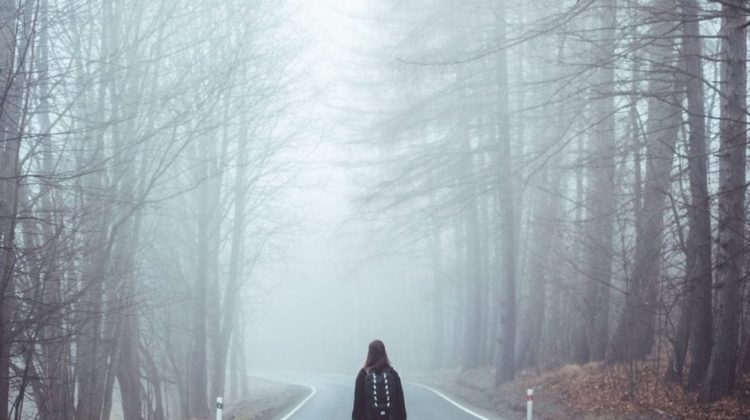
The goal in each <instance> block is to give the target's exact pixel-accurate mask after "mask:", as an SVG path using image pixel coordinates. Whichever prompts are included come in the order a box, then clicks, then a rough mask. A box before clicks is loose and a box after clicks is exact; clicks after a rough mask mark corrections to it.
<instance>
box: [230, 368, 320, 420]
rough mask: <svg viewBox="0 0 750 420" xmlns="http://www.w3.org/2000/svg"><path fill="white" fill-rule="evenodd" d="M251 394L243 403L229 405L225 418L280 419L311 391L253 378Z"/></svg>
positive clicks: (237, 419) (241, 419) (299, 386)
mask: <svg viewBox="0 0 750 420" xmlns="http://www.w3.org/2000/svg"><path fill="white" fill-rule="evenodd" d="M249 386H250V393H249V395H248V396H247V397H246V398H244V399H243V400H242V401H240V402H237V403H234V404H227V406H226V410H225V413H224V418H226V419H232V420H269V419H280V418H282V417H283V416H285V415H286V414H287V413H288V412H289V411H291V410H292V409H294V407H295V406H297V405H298V404H299V403H300V402H301V401H303V400H304V399H305V398H306V397H307V396H308V394H310V390H309V389H308V388H307V387H304V386H301V385H291V384H283V383H279V382H275V381H270V380H267V379H260V378H251V380H250V384H249Z"/></svg>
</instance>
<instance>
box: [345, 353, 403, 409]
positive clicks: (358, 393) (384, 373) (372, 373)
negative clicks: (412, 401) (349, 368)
mask: <svg viewBox="0 0 750 420" xmlns="http://www.w3.org/2000/svg"><path fill="white" fill-rule="evenodd" d="M375 419H377V420H406V405H405V404H404V390H403V388H401V378H400V377H399V376H398V373H397V372H396V370H395V369H393V367H391V362H390V361H389V360H388V354H387V353H386V352H385V344H383V342H382V341H380V340H375V341H373V342H372V343H370V347H369V348H368V350H367V360H366V361H365V366H364V367H363V368H362V369H360V371H359V374H358V375H357V381H356V382H355V385H354V409H353V410H352V420H375Z"/></svg>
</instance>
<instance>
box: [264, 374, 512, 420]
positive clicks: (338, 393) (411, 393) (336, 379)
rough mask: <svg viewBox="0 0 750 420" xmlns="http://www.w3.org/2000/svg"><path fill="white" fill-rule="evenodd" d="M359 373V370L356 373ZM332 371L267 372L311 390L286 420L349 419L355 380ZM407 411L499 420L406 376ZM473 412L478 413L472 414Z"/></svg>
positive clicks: (439, 418) (459, 419) (457, 419)
mask: <svg viewBox="0 0 750 420" xmlns="http://www.w3.org/2000/svg"><path fill="white" fill-rule="evenodd" d="M355 374H356V372H355ZM355 374H352V375H351V376H347V375H340V374H330V373H279V374H272V375H263V376H264V377H267V378H268V379H273V380H275V381H279V382H285V383H291V384H296V385H303V386H305V387H307V388H308V389H309V390H310V391H309V393H308V396H307V398H306V399H305V400H304V401H303V402H302V403H301V404H300V405H298V406H297V407H296V408H295V410H293V411H292V412H290V413H288V414H287V415H286V416H285V417H282V420H338V419H341V420H346V419H350V418H351V415H352V402H353V399H354V379H355V376H356V375H355ZM402 381H403V386H404V395H405V398H406V412H407V416H408V418H409V420H496V419H497V417H483V416H482V415H480V414H476V410H475V409H473V408H470V407H464V406H461V407H459V405H460V404H459V403H456V402H451V401H449V397H447V396H441V395H439V394H438V393H437V392H436V391H433V390H431V389H429V388H427V387H424V386H422V385H419V384H414V383H410V382H408V378H403V377H402ZM470 412H473V413H474V414H471V413H470Z"/></svg>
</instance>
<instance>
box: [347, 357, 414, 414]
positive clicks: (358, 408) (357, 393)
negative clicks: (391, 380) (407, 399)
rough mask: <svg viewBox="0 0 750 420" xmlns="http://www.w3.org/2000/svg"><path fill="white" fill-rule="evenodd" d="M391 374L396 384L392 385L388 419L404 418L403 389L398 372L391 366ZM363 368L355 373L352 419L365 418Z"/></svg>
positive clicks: (365, 399)
mask: <svg viewBox="0 0 750 420" xmlns="http://www.w3.org/2000/svg"><path fill="white" fill-rule="evenodd" d="M391 371H392V372H393V376H394V377H395V378H396V385H395V386H394V387H393V394H391V395H392V400H391V401H392V403H393V409H392V410H391V419H390V420H406V404H405V403H404V389H403V388H402V387H401V378H400V377H399V376H398V372H396V370H395V369H393V368H391ZM365 375H366V373H365V370H364V369H360V371H359V373H358V374H357V380H356V382H355V383H354V408H353V409H352V420H367V398H366V396H365Z"/></svg>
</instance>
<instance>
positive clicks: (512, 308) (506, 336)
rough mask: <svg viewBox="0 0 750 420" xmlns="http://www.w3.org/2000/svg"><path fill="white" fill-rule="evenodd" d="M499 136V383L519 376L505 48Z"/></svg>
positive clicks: (502, 34)
mask: <svg viewBox="0 0 750 420" xmlns="http://www.w3.org/2000/svg"><path fill="white" fill-rule="evenodd" d="M506 19H507V7H506V4H505V1H504V0H503V1H501V2H499V4H498V5H497V14H496V16H495V30H496V33H497V40H498V42H499V43H500V45H503V44H504V42H505V39H506ZM496 65H497V86H496V89H497V95H498V97H497V113H498V114H497V126H498V129H497V135H498V139H497V140H498V159H497V163H498V170H499V172H500V176H499V185H498V193H499V194H500V197H501V198H500V204H501V208H500V209H499V211H500V215H499V220H500V223H501V229H502V234H501V238H502V241H501V244H500V245H501V247H502V251H501V261H500V266H501V270H502V279H501V282H500V284H501V285H502V286H501V287H500V290H501V293H502V294H501V295H499V296H498V298H499V301H498V302H497V305H498V306H499V307H500V311H501V314H500V339H499V342H498V354H497V355H496V359H495V384H501V383H504V382H507V381H511V380H513V379H514V378H515V376H516V372H515V350H516V234H515V223H514V222H515V215H514V210H515V204H514V194H513V178H512V174H513V171H512V163H513V160H512V157H511V150H512V148H511V138H510V121H509V118H510V105H509V99H508V96H509V90H508V89H509V88H508V53H507V51H506V50H505V48H503V49H501V50H499V51H498V52H497V63H496Z"/></svg>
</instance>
